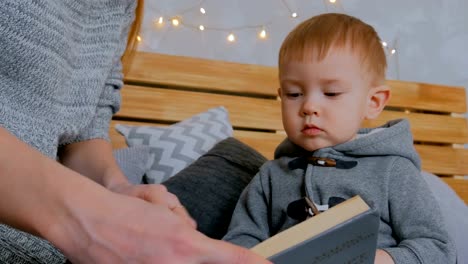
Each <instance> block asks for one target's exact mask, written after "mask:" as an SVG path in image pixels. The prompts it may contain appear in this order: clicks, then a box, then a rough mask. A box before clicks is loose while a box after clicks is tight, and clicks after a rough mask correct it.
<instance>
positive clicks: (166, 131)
mask: <svg viewBox="0 0 468 264" xmlns="http://www.w3.org/2000/svg"><path fill="white" fill-rule="evenodd" d="M116 129H117V131H118V132H119V133H121V134H122V135H123V136H124V137H125V140H126V141H127V144H128V146H130V147H134V146H149V147H150V158H149V160H148V162H149V164H148V167H149V170H148V171H147V172H146V175H145V177H146V178H145V180H146V182H148V183H161V182H163V181H164V180H167V179H168V178H169V177H171V176H173V175H175V174H176V173H177V172H179V171H180V170H182V169H184V168H185V167H187V166H188V165H190V164H191V163H192V162H194V161H195V160H196V159H198V158H199V157H200V156H201V155H203V154H205V153H206V152H208V150H210V149H211V148H212V147H213V146H214V145H216V143H218V142H220V141H221V140H223V139H226V138H228V137H231V136H232V125H231V123H230V121H229V116H228V112H227V110H226V109H225V108H224V107H222V106H221V107H217V108H212V109H210V110H208V111H206V112H203V113H200V114H197V115H195V116H193V117H191V118H189V119H186V120H184V121H181V122H179V123H176V124H173V125H171V126H168V127H155V126H130V125H121V124H117V125H116Z"/></svg>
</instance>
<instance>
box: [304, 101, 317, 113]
mask: <svg viewBox="0 0 468 264" xmlns="http://www.w3.org/2000/svg"><path fill="white" fill-rule="evenodd" d="M302 114H303V115H304V116H311V115H318V114H319V111H318V106H317V104H315V103H312V102H310V101H306V102H304V104H303V105H302Z"/></svg>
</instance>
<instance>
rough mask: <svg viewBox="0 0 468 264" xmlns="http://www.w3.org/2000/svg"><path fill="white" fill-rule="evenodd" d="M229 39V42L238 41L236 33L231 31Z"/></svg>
mask: <svg viewBox="0 0 468 264" xmlns="http://www.w3.org/2000/svg"><path fill="white" fill-rule="evenodd" d="M227 40H228V41H229V42H234V41H236V36H234V34H233V33H231V34H229V35H228V37H227Z"/></svg>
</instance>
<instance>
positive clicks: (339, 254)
mask: <svg viewBox="0 0 468 264" xmlns="http://www.w3.org/2000/svg"><path fill="white" fill-rule="evenodd" d="M378 233H379V217H378V215H375V214H374V213H373V212H372V210H371V208H370V207H369V206H368V205H367V204H366V203H365V202H364V200H362V198H360V197H359V196H355V197H353V198H351V199H348V200H346V201H344V202H342V203H340V204H338V205H336V206H334V207H332V208H330V209H329V210H327V211H325V212H323V213H320V214H318V215H316V216H314V217H311V218H309V219H307V220H305V221H303V222H301V223H299V224H297V225H295V226H293V227H291V228H289V229H287V230H284V231H283V232H281V233H278V234H276V235H275V236H273V237H271V238H269V239H267V240H265V241H263V242H262V243H260V244H258V245H256V246H255V247H253V248H252V249H251V250H253V251H254V252H256V253H257V254H259V255H262V256H264V257H265V258H268V259H269V260H270V261H272V262H273V263H275V264H296V263H297V264H299V263H301V264H302V263H320V264H325V263H374V258H375V252H376V249H377V235H378Z"/></svg>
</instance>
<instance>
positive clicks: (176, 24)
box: [171, 18, 180, 27]
mask: <svg viewBox="0 0 468 264" xmlns="http://www.w3.org/2000/svg"><path fill="white" fill-rule="evenodd" d="M171 21H172V25H173V26H176V27H177V26H178V25H179V23H180V21H179V19H178V18H173V19H171Z"/></svg>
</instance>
